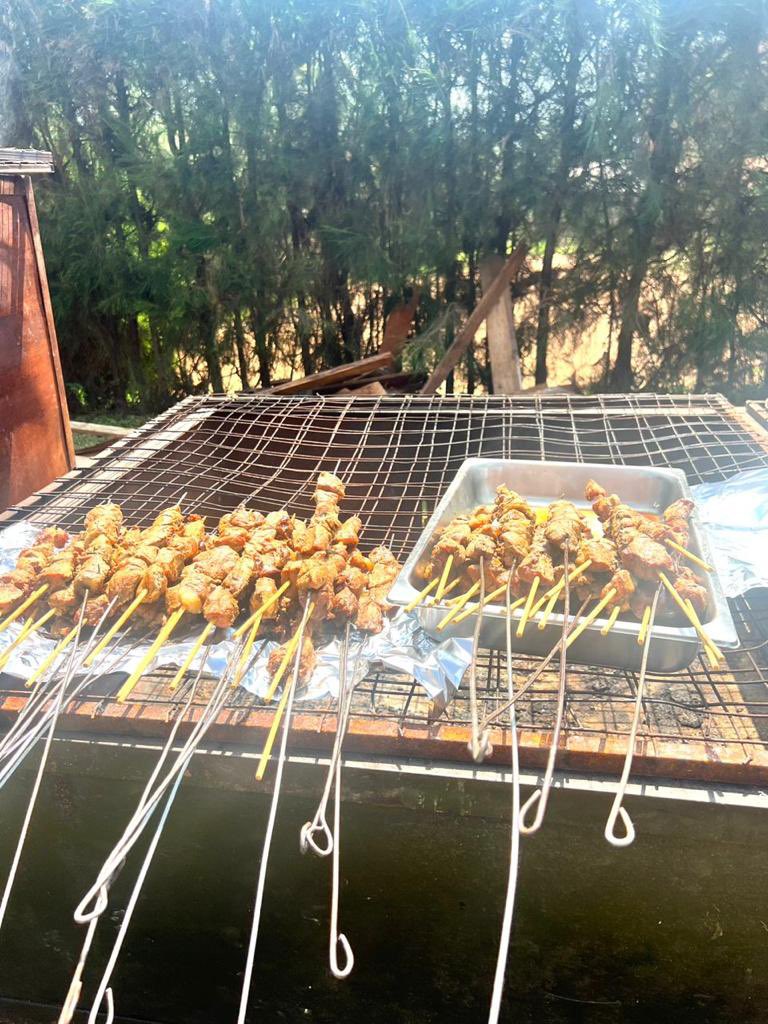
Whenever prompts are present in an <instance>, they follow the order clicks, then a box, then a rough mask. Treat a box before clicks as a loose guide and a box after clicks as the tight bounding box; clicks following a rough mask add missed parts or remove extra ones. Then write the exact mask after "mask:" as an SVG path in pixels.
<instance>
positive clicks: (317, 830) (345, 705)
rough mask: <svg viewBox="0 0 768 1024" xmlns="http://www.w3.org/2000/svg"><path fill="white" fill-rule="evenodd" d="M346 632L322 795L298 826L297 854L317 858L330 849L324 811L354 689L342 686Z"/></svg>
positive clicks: (344, 670)
mask: <svg viewBox="0 0 768 1024" xmlns="http://www.w3.org/2000/svg"><path fill="white" fill-rule="evenodd" d="M349 632H350V630H349V623H347V626H346V628H345V630H344V639H343V640H342V648H341V658H340V664H339V699H338V705H337V707H338V710H337V714H336V735H335V737H334V741H333V751H332V753H331V760H330V763H329V765H328V772H327V774H326V776H325V785H324V787H323V793H322V796H321V797H320V803H319V804H318V805H317V810H316V811H315V813H314V816H313V817H312V819H311V820H310V821H307V822H305V823H304V824H303V825H302V826H301V832H300V833H299V849H300V850H301V852H302V853H306V852H307V850H311V851H312V852H313V853H314V854H315V855H316V856H318V857H327V856H328V855H329V854H330V853H331V851H332V850H333V833H332V832H331V830H330V828H329V827H328V819H327V817H326V811H327V808H328V800H329V799H330V796H331V787H332V786H333V781H334V776H335V772H336V764H337V762H338V761H339V760H340V759H341V746H342V743H343V738H344V732H345V730H346V727H347V720H348V717H349V710H350V708H351V706H352V695H353V691H354V687H350V688H349V693H347V686H346V682H347V658H348V657H349V653H348V649H349ZM320 834H322V835H323V836H324V837H325V845H321V844H320V843H318V842H317V840H316V839H315V836H316V835H320Z"/></svg>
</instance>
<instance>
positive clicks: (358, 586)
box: [339, 564, 367, 596]
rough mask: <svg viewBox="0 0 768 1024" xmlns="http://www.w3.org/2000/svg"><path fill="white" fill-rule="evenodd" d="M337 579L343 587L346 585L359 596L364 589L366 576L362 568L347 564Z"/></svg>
mask: <svg viewBox="0 0 768 1024" xmlns="http://www.w3.org/2000/svg"><path fill="white" fill-rule="evenodd" d="M339 581H340V583H341V585H342V586H343V587H348V588H349V589H350V590H351V591H352V593H353V594H355V596H359V595H360V594H361V593H362V592H363V590H364V589H365V586H366V582H367V576H366V574H365V573H364V572H363V570H362V569H358V568H357V566H354V565H351V564H348V565H345V566H344V569H343V570H342V572H341V573H340V574H339Z"/></svg>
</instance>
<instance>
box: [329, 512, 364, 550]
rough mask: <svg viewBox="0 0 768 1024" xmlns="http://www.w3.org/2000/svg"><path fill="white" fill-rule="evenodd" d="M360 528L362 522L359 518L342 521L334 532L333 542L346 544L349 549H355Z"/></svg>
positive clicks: (353, 517)
mask: <svg viewBox="0 0 768 1024" xmlns="http://www.w3.org/2000/svg"><path fill="white" fill-rule="evenodd" d="M362 528H363V521H362V519H361V518H360V516H350V517H349V519H345V520H344V522H343V523H342V524H341V526H340V527H339V528H338V530H337V531H336V537H335V540H336V542H337V543H340V544H347V545H348V546H349V547H355V545H356V544H357V543H358V539H359V536H360V531H361V530H362Z"/></svg>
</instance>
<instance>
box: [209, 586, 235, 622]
mask: <svg viewBox="0 0 768 1024" xmlns="http://www.w3.org/2000/svg"><path fill="white" fill-rule="evenodd" d="M239 611H240V606H239V605H238V603H237V598H236V597H235V596H234V595H233V594H232V593H231V591H229V590H227V588H226V587H225V586H218V587H213V589H212V590H211V592H210V593H209V594H208V596H207V597H206V599H205V605H204V607H203V614H204V615H205V617H206V619H207V620H208V621H209V622H212V623H213V625H214V626H217V627H218V628H219V629H228V628H229V627H230V626H231V625H232V623H233V622H234V621H235V619H236V618H237V616H238V612H239Z"/></svg>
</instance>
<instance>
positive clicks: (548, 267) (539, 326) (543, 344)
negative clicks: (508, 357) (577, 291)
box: [535, 204, 562, 384]
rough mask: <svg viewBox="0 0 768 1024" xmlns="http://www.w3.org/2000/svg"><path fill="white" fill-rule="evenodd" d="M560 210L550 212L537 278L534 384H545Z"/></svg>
mask: <svg viewBox="0 0 768 1024" xmlns="http://www.w3.org/2000/svg"><path fill="white" fill-rule="evenodd" d="M561 212H562V211H561V208H560V206H559V204H558V205H556V206H555V209H554V210H553V212H552V228H551V230H550V232H549V234H548V235H547V241H546V245H545V246H544V260H543V262H542V265H541V277H540V278H539V316H538V321H537V323H536V378H535V379H536V383H537V384H546V383H547V350H548V347H549V310H550V306H551V304H552V277H553V275H552V263H553V261H554V258H555V248H556V246H557V228H558V226H559V224H560V215H561Z"/></svg>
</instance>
